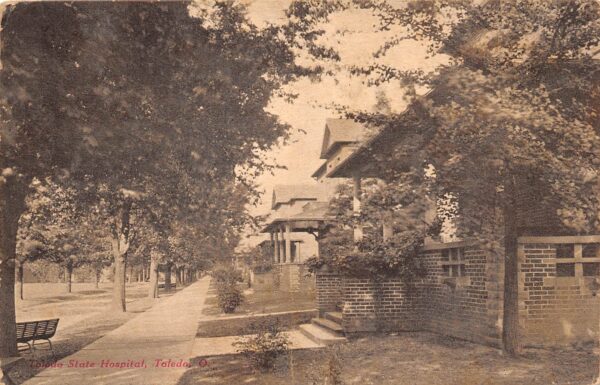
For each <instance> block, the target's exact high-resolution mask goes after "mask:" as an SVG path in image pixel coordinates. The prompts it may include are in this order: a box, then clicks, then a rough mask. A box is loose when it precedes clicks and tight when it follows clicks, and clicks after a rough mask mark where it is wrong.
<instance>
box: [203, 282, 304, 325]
mask: <svg viewBox="0 0 600 385" xmlns="http://www.w3.org/2000/svg"><path fill="white" fill-rule="evenodd" d="M240 287H241V288H242V289H246V286H240ZM315 307H316V303H315V293H314V292H299V293H285V292H279V291H275V290H263V291H255V290H252V289H250V290H245V291H244V303H243V304H242V305H241V306H239V307H238V308H237V309H235V312H234V313H232V314H223V313H222V312H221V309H220V308H219V306H218V303H217V290H216V287H215V284H214V281H212V282H211V284H210V288H209V291H208V297H207V298H206V302H205V307H204V310H203V311H202V313H203V314H204V315H206V316H214V317H216V316H220V317H228V316H239V315H244V314H248V315H250V314H265V313H276V312H285V311H294V310H310V309H314V308H315Z"/></svg>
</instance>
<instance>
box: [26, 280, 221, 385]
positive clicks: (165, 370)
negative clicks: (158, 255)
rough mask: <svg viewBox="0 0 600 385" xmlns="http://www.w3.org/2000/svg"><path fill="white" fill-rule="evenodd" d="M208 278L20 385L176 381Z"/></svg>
mask: <svg viewBox="0 0 600 385" xmlns="http://www.w3.org/2000/svg"><path fill="white" fill-rule="evenodd" d="M209 282H210V278H209V277H204V278H202V279H201V280H200V281H198V282H196V283H194V284H192V285H190V286H188V287H187V288H185V289H183V290H182V291H180V292H179V293H176V294H174V295H173V296H172V297H170V298H168V299H166V300H165V301H163V302H160V303H158V304H156V305H155V306H154V307H152V308H151V309H149V310H148V311H146V312H144V313H142V314H140V315H139V316H137V317H135V318H134V319H132V320H130V321H129V322H127V323H125V324H124V325H122V326H121V327H119V328H117V329H115V330H113V331H111V332H110V333H108V334H106V335H105V336H104V337H102V338H100V339H99V340H97V341H95V342H93V343H91V344H90V345H88V346H86V347H85V348H83V349H81V350H80V351H78V352H77V353H75V354H73V355H71V356H68V357H66V358H64V359H62V360H60V361H59V362H60V363H62V365H63V366H62V367H53V368H48V369H45V370H43V371H42V372H40V373H39V374H38V375H37V376H36V377H34V378H32V379H30V380H29V381H27V382H25V384H27V385H80V384H98V385H104V384H111V385H112V384H120V385H138V384H139V385H159V384H160V385H169V384H176V383H177V381H178V379H179V378H180V377H181V376H182V375H183V373H184V372H185V371H186V370H187V367H182V366H181V365H182V363H185V364H187V363H188V360H189V359H190V358H191V357H193V356H194V354H193V345H194V339H195V336H196V332H197V329H198V321H199V320H200V319H201V318H202V308H203V306H204V300H205V298H206V293H207V291H208V285H209ZM157 360H158V361H157ZM69 364H71V367H69ZM73 365H77V366H79V367H72V366H73ZM177 365H180V366H177Z"/></svg>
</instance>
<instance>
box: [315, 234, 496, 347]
mask: <svg viewBox="0 0 600 385" xmlns="http://www.w3.org/2000/svg"><path fill="white" fill-rule="evenodd" d="M458 246H462V244H459V245H458ZM420 258H421V260H422V262H423V263H424V265H425V267H426V270H427V275H426V276H425V277H424V278H422V279H420V280H418V281H416V282H414V283H413V284H411V285H410V286H406V285H405V284H403V283H402V282H401V281H400V280H399V279H387V280H384V281H382V282H380V283H375V282H373V281H371V280H369V279H358V278H349V277H343V278H342V277H340V276H335V275H332V274H331V273H327V274H326V275H325V274H318V275H317V300H318V302H319V309H320V310H321V311H322V312H323V311H327V310H329V311H331V310H332V308H333V304H334V303H336V302H343V326H344V329H345V330H346V332H349V333H353V332H369V331H375V330H382V331H407V330H428V331H434V332H439V333H442V334H446V335H451V336H454V337H457V338H462V339H466V340H470V341H474V342H478V343H486V344H492V345H498V344H499V343H500V338H501V333H500V327H499V325H500V322H501V318H502V290H503V287H502V282H503V280H502V277H503V264H502V263H500V258H498V257H497V256H493V255H488V253H484V252H483V251H481V250H480V249H478V248H477V247H474V246H468V247H464V257H463V262H464V276H462V277H447V276H446V275H447V273H446V272H445V271H444V268H443V262H442V251H441V250H440V249H437V250H426V251H424V252H423V253H422V254H421V256H420ZM340 288H343V291H342V292H341V293H340Z"/></svg>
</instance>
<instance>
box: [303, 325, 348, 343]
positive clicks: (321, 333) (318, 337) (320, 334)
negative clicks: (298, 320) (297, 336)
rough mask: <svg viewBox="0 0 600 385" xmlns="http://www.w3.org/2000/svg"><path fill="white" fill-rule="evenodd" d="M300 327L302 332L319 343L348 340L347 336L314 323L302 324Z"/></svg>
mask: <svg viewBox="0 0 600 385" xmlns="http://www.w3.org/2000/svg"><path fill="white" fill-rule="evenodd" d="M299 329H300V332H301V333H302V334H304V335H305V336H307V337H308V338H309V339H310V340H311V341H313V342H315V343H317V344H322V345H333V344H338V343H341V342H346V337H341V336H339V335H335V334H334V333H332V332H331V331H329V330H327V329H325V328H322V327H320V326H317V325H315V324H312V323H310V324H302V325H300V326H299Z"/></svg>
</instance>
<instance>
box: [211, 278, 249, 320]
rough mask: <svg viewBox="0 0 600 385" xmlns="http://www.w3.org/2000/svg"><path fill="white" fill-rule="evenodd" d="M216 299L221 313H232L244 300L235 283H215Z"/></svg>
mask: <svg viewBox="0 0 600 385" xmlns="http://www.w3.org/2000/svg"><path fill="white" fill-rule="evenodd" d="M217 300H218V303H219V307H220V308H221V310H222V311H223V313H233V311H234V310H235V308H237V307H238V306H240V305H241V304H242V302H244V295H243V294H242V291H241V290H240V288H239V287H238V286H237V284H236V283H226V282H221V283H218V284H217Z"/></svg>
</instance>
